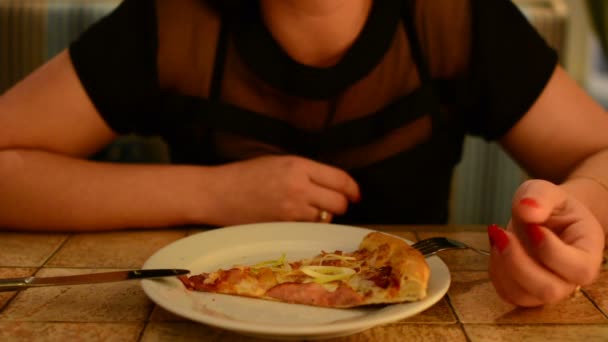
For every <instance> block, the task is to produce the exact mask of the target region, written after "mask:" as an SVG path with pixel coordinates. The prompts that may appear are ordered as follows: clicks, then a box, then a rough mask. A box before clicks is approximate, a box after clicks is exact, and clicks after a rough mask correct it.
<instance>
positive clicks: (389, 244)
mask: <svg viewBox="0 0 608 342" xmlns="http://www.w3.org/2000/svg"><path fill="white" fill-rule="evenodd" d="M359 249H367V250H369V251H378V250H382V252H383V253H381V254H379V256H380V257H381V260H377V261H376V262H377V263H379V264H381V263H386V264H388V265H390V267H391V269H392V270H391V276H392V277H393V278H394V279H398V283H399V287H398V289H395V288H394V287H389V289H388V290H387V291H388V292H389V293H386V294H385V296H386V298H384V299H383V300H384V301H385V302H387V301H390V302H402V301H416V300H420V299H423V298H424V297H426V291H427V287H428V281H429V276H430V269H429V266H428V264H427V262H426V259H425V258H424V256H423V255H422V254H421V253H420V252H419V251H418V250H416V249H414V248H412V247H410V245H409V244H407V242H405V241H404V240H402V239H400V238H397V237H394V236H391V235H387V234H383V233H380V232H372V233H369V234H368V235H367V236H365V238H364V239H363V241H361V244H360V245H359ZM383 249H386V251H384V250H383ZM391 290H393V291H396V293H391ZM378 299H380V298H378Z"/></svg>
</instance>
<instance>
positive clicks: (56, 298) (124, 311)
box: [0, 268, 153, 322]
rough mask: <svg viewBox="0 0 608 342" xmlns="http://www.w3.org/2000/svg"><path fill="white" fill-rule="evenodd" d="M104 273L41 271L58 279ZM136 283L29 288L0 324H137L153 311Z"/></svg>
mask: <svg viewBox="0 0 608 342" xmlns="http://www.w3.org/2000/svg"><path fill="white" fill-rule="evenodd" d="M98 271H107V270H100V269H98V270H88V269H49V268H46V269H42V270H40V272H39V273H38V274H37V275H40V276H58V275H70V274H82V273H87V272H98ZM152 305H153V304H152V302H151V301H150V300H149V299H148V297H146V295H145V293H144V292H143V290H142V288H141V285H140V282H139V281H123V282H115V283H105V284H95V285H74V286H54V287H41V288H32V289H27V290H24V291H21V292H20V293H19V294H18V295H17V296H16V297H15V298H14V299H13V300H12V301H11V302H10V303H9V304H8V305H7V306H6V308H4V310H3V311H2V312H1V313H0V321H28V322H139V321H144V320H145V319H146V318H147V317H148V315H149V313H150V311H151V310H152Z"/></svg>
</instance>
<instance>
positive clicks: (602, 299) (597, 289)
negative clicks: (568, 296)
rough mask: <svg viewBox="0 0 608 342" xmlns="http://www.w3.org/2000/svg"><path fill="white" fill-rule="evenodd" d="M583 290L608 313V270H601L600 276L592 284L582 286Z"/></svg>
mask: <svg viewBox="0 0 608 342" xmlns="http://www.w3.org/2000/svg"><path fill="white" fill-rule="evenodd" d="M583 291H584V292H585V293H586V294H587V295H588V296H589V298H591V300H592V301H593V302H594V303H595V304H597V306H598V307H599V308H600V309H602V311H603V312H604V314H606V315H608V271H602V272H601V273H600V277H599V278H598V279H597V280H596V281H595V282H594V283H593V284H591V285H589V286H586V287H584V288H583Z"/></svg>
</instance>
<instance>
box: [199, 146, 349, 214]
mask: <svg viewBox="0 0 608 342" xmlns="http://www.w3.org/2000/svg"><path fill="white" fill-rule="evenodd" d="M209 175H210V176H211V178H210V179H209V182H206V183H207V184H208V186H207V188H206V189H202V191H205V192H206V196H207V195H208V196H209V197H207V198H208V199H209V200H210V201H211V203H210V205H209V206H205V207H206V208H212V210H213V212H207V213H202V215H203V216H205V218H206V219H205V221H207V222H205V223H209V224H216V225H229V224H242V223H251V222H264V221H326V222H329V221H331V219H332V217H333V215H340V214H344V213H345V212H346V210H347V208H348V205H349V203H350V202H357V201H359V200H360V196H361V195H360V192H359V186H358V185H357V183H356V182H355V180H354V179H353V178H352V177H351V176H350V175H348V173H346V172H345V171H343V170H340V169H338V168H335V167H333V166H329V165H326V164H321V163H319V162H316V161H313V160H310V159H306V158H302V157H298V156H264V157H259V158H254V159H250V160H246V161H241V162H235V163H230V164H225V165H221V166H217V167H213V168H211V169H210V174H209ZM210 182H213V183H212V184H210V185H209V183H210ZM209 191H210V193H209ZM322 211H327V212H328V213H329V215H328V216H327V217H324V218H321V216H322V214H321V212H322Z"/></svg>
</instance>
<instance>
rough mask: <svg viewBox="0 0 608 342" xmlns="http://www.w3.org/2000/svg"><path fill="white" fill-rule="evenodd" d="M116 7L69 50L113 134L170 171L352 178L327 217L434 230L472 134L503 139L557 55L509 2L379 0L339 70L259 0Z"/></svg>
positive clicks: (128, 1)
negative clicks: (163, 158)
mask: <svg viewBox="0 0 608 342" xmlns="http://www.w3.org/2000/svg"><path fill="white" fill-rule="evenodd" d="M248 4H249V5H245V6H244V7H241V8H238V9H235V10H233V11H230V12H227V11H220V10H218V9H216V7H214V6H211V4H209V3H207V2H205V1H202V0H179V1H161V0H156V1H153V0H147V1H143V0H125V1H123V2H122V3H121V5H120V6H119V7H118V8H117V9H116V10H115V11H113V12H112V13H111V14H109V15H108V16H106V17H105V18H103V19H102V20H100V21H99V22H98V23H96V24H95V25H93V26H92V27H90V28H89V29H88V30H87V31H86V32H84V33H83V34H82V35H81V36H80V37H79V38H78V39H77V40H76V41H74V42H73V43H72V45H71V46H70V54H71V58H72V61H73V63H74V66H75V68H76V71H77V73H78V76H79V77H80V80H81V81H82V83H83V85H84V87H85V89H86V91H87V93H88V95H89V96H90V98H91V99H92V101H93V103H94V104H95V106H96V107H97V109H98V110H99V112H100V113H101V115H102V116H103V118H104V119H105V120H106V122H107V123H108V124H109V125H110V126H111V127H112V128H113V129H114V130H115V131H116V132H118V133H137V134H143V135H161V136H163V137H164V139H165V140H166V142H167V143H168V145H169V148H170V152H171V158H172V160H173V162H175V163H193V164H206V165H216V164H220V163H225V162H230V161H237V160H242V159H246V158H253V157H256V156H260V155H267V154H298V155H301V156H306V157H310V158H313V159H316V160H319V161H321V162H324V163H327V164H331V165H335V166H338V167H341V168H343V169H345V170H347V171H348V172H349V173H350V174H351V175H352V176H353V177H354V178H355V179H356V180H357V182H358V183H359V186H360V187H361V193H362V201H361V202H360V203H359V204H357V205H352V206H351V207H350V208H349V211H348V212H347V214H346V215H344V216H342V217H338V218H337V222H347V223H444V222H446V220H447V217H448V205H447V203H448V197H449V189H450V181H451V176H452V170H453V167H454V166H455V165H456V164H457V163H458V162H459V160H460V157H461V148H462V142H463V138H464V136H465V135H466V134H472V135H478V136H482V137H484V138H485V139H488V140H492V139H496V138H499V137H501V136H502V135H503V134H505V133H506V132H507V131H508V130H509V128H510V127H512V126H513V125H514V124H515V123H516V122H517V121H518V120H519V119H520V118H521V116H522V115H523V114H525V112H526V111H527V110H528V109H529V108H530V107H531V105H532V104H533V102H534V101H535V99H536V98H537V97H538V96H539V94H540V93H541V91H542V89H543V88H544V86H545V85H546V83H547V81H548V80H549V77H550V76H551V73H552V72H553V70H554V68H555V66H556V64H557V54H556V52H555V51H554V50H553V49H551V48H550V47H549V46H548V45H547V44H546V43H545V41H544V40H543V39H542V38H541V37H540V36H539V34H538V33H537V32H536V31H535V30H534V29H533V28H532V27H531V25H530V24H529V23H528V22H527V20H526V19H525V17H524V16H523V15H522V14H521V13H520V11H519V10H518V9H517V7H515V5H513V4H512V3H511V1H510V0H433V1H422V0H382V1H374V3H373V6H372V10H371V12H370V14H369V16H368V19H367V22H366V24H365V26H364V28H363V30H362V31H361V33H360V34H359V36H358V37H357V39H356V41H355V42H354V44H353V45H352V46H351V47H350V48H349V50H348V51H347V53H346V54H345V55H344V56H343V57H342V59H341V60H340V61H339V62H337V64H335V65H333V66H331V67H327V68H318V67H310V66H307V65H304V64H301V63H298V62H297V61H295V60H293V59H292V58H291V57H290V56H289V55H288V54H287V53H286V52H285V51H284V50H282V49H281V47H280V46H279V45H278V44H277V42H276V41H275V40H274V39H273V37H272V35H271V33H270V32H269V31H268V30H267V29H266V28H265V26H264V24H263V22H262V21H261V18H260V16H259V11H258V7H257V4H256V2H255V1H249V2H248Z"/></svg>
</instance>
